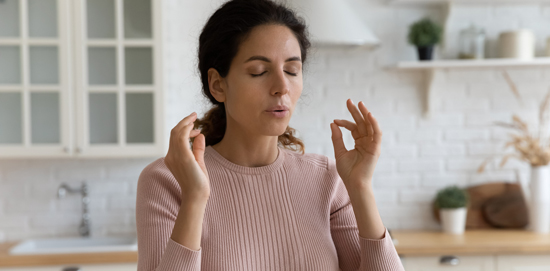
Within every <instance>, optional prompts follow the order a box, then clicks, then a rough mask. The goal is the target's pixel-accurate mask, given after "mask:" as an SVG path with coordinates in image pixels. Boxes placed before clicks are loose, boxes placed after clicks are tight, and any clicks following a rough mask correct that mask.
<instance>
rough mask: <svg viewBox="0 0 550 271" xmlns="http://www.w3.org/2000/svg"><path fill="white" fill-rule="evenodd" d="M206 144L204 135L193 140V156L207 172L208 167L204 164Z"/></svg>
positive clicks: (199, 135)
mask: <svg viewBox="0 0 550 271" xmlns="http://www.w3.org/2000/svg"><path fill="white" fill-rule="evenodd" d="M205 142H206V140H205V137H204V134H198V135H197V137H196V138H195V140H193V155H194V156H195V160H196V161H197V163H199V166H200V167H201V169H202V170H203V171H205V172H206V167H205V164H204V150H205V149H206V147H205Z"/></svg>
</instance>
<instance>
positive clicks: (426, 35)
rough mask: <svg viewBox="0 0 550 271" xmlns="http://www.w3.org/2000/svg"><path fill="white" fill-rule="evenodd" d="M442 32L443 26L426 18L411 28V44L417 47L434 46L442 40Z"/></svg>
mask: <svg viewBox="0 0 550 271" xmlns="http://www.w3.org/2000/svg"><path fill="white" fill-rule="evenodd" d="M442 32H443V30H442V28H441V26H439V25H438V24H436V23H435V22H433V21H432V20H430V19H429V18H424V19H422V20H420V21H417V22H415V23H414V24H412V25H411V26H410V30H409V36H408V38H409V43H411V44H414V45H416V46H417V47H426V46H430V45H434V44H437V43H439V41H440V40H441V33H442Z"/></svg>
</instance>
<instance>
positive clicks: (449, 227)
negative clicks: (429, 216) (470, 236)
mask: <svg viewBox="0 0 550 271" xmlns="http://www.w3.org/2000/svg"><path fill="white" fill-rule="evenodd" d="M467 212H468V209H467V208H466V207H462V208H449V209H447V208H441V209H439V217H440V218H441V226H442V227H443V232H444V233H448V234H463V233H464V230H465V229H466V214H467Z"/></svg>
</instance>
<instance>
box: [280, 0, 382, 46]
mask: <svg viewBox="0 0 550 271" xmlns="http://www.w3.org/2000/svg"><path fill="white" fill-rule="evenodd" d="M286 3H287V4H289V5H290V6H291V7H292V8H294V9H295V10H296V11H297V12H298V15H300V16H303V17H304V19H305V20H306V24H307V25H308V28H309V33H310V36H311V41H312V43H313V44H314V45H358V46H366V47H373V46H377V45H379V44H380V41H379V40H378V38H377V37H376V36H375V35H374V34H373V33H372V31H371V30H370V29H369V28H368V27H367V26H366V25H365V22H364V21H362V20H361V19H360V18H359V16H358V14H357V13H356V12H355V11H353V9H352V8H351V7H350V6H349V4H348V2H347V1H346V0H289V1H286Z"/></svg>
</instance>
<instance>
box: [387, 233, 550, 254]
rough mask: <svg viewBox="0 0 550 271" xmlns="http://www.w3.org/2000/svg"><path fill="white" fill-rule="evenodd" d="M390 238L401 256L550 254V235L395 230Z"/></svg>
mask: <svg viewBox="0 0 550 271" xmlns="http://www.w3.org/2000/svg"><path fill="white" fill-rule="evenodd" d="M390 234H391V236H392V238H393V239H394V243H395V248H396V250H397V253H398V254H399V255H401V256H428V255H444V254H463V255H464V254H470V255H487V254H550V234H537V233H534V232H530V231H527V230H511V229H483V230H466V231H465V232H464V234H463V235H456V236H455V235H451V234H445V233H443V232H441V231H425V230H416V231H415V230H393V231H391V232H390ZM396 240H397V242H395V241H396Z"/></svg>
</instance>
